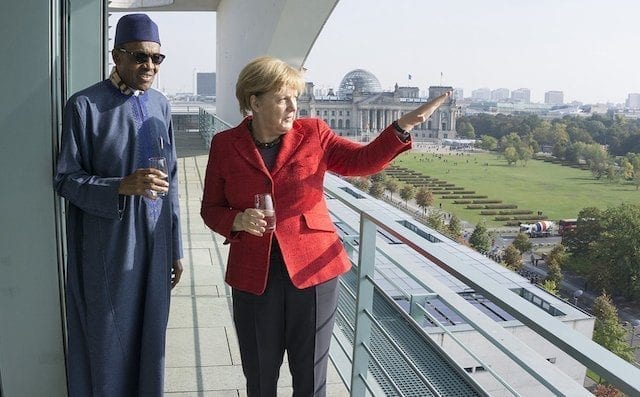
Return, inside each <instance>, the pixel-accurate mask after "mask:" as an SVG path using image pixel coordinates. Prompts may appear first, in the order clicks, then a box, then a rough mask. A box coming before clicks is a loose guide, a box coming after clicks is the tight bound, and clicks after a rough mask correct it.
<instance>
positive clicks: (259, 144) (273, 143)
mask: <svg viewBox="0 0 640 397" xmlns="http://www.w3.org/2000/svg"><path fill="white" fill-rule="evenodd" d="M247 128H249V133H251V139H253V143H254V144H255V145H256V147H257V148H258V149H271V148H272V147H274V146H276V145H278V144H279V143H280V141H281V140H282V135H280V136H278V137H277V138H276V139H275V140H273V141H271V142H260V141H259V140H258V139H257V138H256V136H255V134H254V133H253V125H252V120H249V124H247Z"/></svg>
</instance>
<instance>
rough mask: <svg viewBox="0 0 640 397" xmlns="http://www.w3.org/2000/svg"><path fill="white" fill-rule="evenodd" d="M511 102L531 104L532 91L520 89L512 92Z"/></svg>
mask: <svg viewBox="0 0 640 397" xmlns="http://www.w3.org/2000/svg"><path fill="white" fill-rule="evenodd" d="M511 100H512V101H513V102H522V103H531V90H530V89H528V88H518V89H517V90H513V91H511Z"/></svg>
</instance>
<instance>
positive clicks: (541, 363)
mask: <svg viewBox="0 0 640 397" xmlns="http://www.w3.org/2000/svg"><path fill="white" fill-rule="evenodd" d="M325 193H326V197H327V202H328V206H329V209H330V211H331V214H332V216H333V218H334V223H335V224H336V226H337V228H338V231H339V233H340V234H341V237H342V239H343V243H344V245H345V248H346V249H347V252H348V253H349V255H350V257H351V259H352V263H353V269H352V271H351V272H350V273H347V274H346V275H344V276H342V277H341V291H340V298H339V306H338V312H337V317H336V327H335V330H334V341H333V344H332V348H331V354H330V356H331V359H332V361H333V362H334V364H335V366H336V368H337V369H338V372H339V373H340V375H341V377H342V378H343V381H344V382H345V384H346V385H347V387H348V388H349V389H350V391H351V395H353V396H364V395H393V396H408V395H420V396H440V395H455V396H475V395H494V394H499V395H509V394H510V395H516V396H520V395H522V396H527V395H533V394H534V393H535V394H536V395H571V396H577V395H590V393H589V392H588V390H587V389H585V388H584V387H583V381H584V377H585V373H586V368H589V369H591V370H592V371H594V372H596V373H597V374H599V375H600V376H601V377H603V378H604V379H606V380H607V381H608V382H609V383H611V384H613V385H615V386H616V387H617V388H618V389H620V390H622V391H623V392H625V393H627V394H629V395H640V369H638V368H637V367H635V366H633V365H632V364H630V363H628V362H626V361H624V360H622V359H620V358H619V357H618V356H616V355H614V354H613V353H611V352H609V351H608V350H606V349H604V348H602V347H601V346H600V345H598V344H596V343H595V342H593V341H591V339H590V338H591V333H592V330H593V324H594V319H593V318H591V317H590V316H588V315H587V314H585V313H584V312H582V311H580V310H579V309H577V308H576V307H574V306H573V305H571V304H570V303H568V302H565V301H563V300H561V299H559V298H557V297H555V296H553V295H550V294H548V293H547V292H546V291H544V290H542V289H539V288H537V287H535V286H534V285H532V284H530V283H529V282H528V280H526V279H524V278H522V277H520V276H519V275H517V274H515V273H513V272H511V271H509V270H508V269H506V268H504V267H502V266H501V265H499V264H497V263H495V262H493V261H491V260H490V259H488V258H486V257H484V256H483V255H480V254H478V253H476V252H475V251H473V250H471V249H470V248H468V247H464V246H461V245H459V244H457V243H455V242H453V241H451V240H449V239H448V238H447V237H446V236H443V235H441V234H439V233H438V232H436V231H434V230H431V229H429V228H428V227H425V226H424V225H421V224H420V223H419V222H418V221H416V220H415V219H413V218H412V217H411V216H409V215H407V214H405V213H403V212H402V211H400V210H397V209H395V208H393V207H391V206H390V205H389V204H386V203H382V202H381V201H379V200H375V199H373V198H371V197H369V196H368V195H367V194H366V193H363V192H359V191H358V190H357V189H355V188H354V187H353V186H351V185H350V184H348V183H346V182H345V181H343V180H342V179H340V178H338V177H336V176H333V175H327V178H326V181H325ZM452 280H455V281H452ZM514 368H516V369H514Z"/></svg>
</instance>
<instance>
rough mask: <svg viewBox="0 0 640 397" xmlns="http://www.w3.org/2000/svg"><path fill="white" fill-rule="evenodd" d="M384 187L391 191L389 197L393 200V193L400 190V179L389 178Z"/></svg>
mask: <svg viewBox="0 0 640 397" xmlns="http://www.w3.org/2000/svg"><path fill="white" fill-rule="evenodd" d="M384 187H385V188H386V189H387V190H388V191H389V198H390V199H391V200H393V193H395V192H397V191H398V181H397V180H396V179H395V178H387V179H386V180H385V181H384Z"/></svg>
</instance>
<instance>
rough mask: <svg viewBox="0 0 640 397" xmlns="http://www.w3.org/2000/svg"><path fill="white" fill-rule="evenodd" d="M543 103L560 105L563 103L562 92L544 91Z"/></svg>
mask: <svg viewBox="0 0 640 397" xmlns="http://www.w3.org/2000/svg"><path fill="white" fill-rule="evenodd" d="M544 103H546V104H547V105H562V104H564V92H562V91H547V92H545V93H544Z"/></svg>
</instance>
